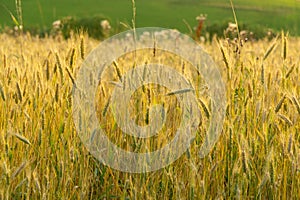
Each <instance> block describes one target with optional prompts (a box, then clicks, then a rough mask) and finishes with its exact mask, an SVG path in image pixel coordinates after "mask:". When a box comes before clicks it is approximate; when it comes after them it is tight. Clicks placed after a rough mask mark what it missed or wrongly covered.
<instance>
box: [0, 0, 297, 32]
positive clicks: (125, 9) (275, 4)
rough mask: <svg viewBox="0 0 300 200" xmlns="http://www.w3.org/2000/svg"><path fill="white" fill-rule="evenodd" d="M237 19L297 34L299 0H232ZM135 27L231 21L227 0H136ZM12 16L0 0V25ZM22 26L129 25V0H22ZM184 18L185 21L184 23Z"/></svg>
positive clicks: (6, 1)
mask: <svg viewBox="0 0 300 200" xmlns="http://www.w3.org/2000/svg"><path fill="white" fill-rule="evenodd" d="M233 3H234V5H235V8H236V14H237V17H238V21H239V22H240V23H244V24H247V25H252V26H255V25H258V26H262V27H267V28H272V29H274V30H281V29H283V30H286V31H287V30H288V31H289V32H290V33H291V34H297V35H299V34H300V26H299V25H300V12H299V11H300V0H233ZM136 8H137V16H136V26H137V27H146V26H158V27H165V28H176V29H178V30H180V31H182V32H188V28H187V25H186V23H185V22H187V24H189V25H190V26H191V27H192V28H193V27H194V26H196V25H197V21H196V19H195V18H196V16H198V15H199V14H201V13H203V14H207V15H208V17H207V21H206V24H208V25H212V24H222V23H223V24H224V23H227V22H229V21H231V22H233V21H234V19H233V14H232V10H231V7H230V1H229V0H136ZM8 10H9V11H10V12H12V13H13V14H14V15H15V16H16V6H15V1H14V0H0V26H2V27H4V26H13V21H12V19H11V17H10V14H9V12H8ZM22 11H23V24H24V27H25V28H26V27H39V28H41V29H43V28H47V27H48V28H49V27H51V25H52V22H53V21H55V20H57V19H61V18H63V17H66V16H76V17H93V16H95V15H102V16H105V17H107V18H108V19H109V20H110V22H111V24H112V27H117V26H118V25H119V24H120V22H124V23H127V24H131V19H132V3H131V0H24V1H22ZM184 21H185V22H184Z"/></svg>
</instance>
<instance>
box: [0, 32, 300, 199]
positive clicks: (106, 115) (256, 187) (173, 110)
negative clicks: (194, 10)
mask: <svg viewBox="0 0 300 200" xmlns="http://www.w3.org/2000/svg"><path fill="white" fill-rule="evenodd" d="M0 42H1V47H0V115H1V118H0V148H1V151H0V166H1V167H0V199H229V198H234V199H235V198H237V199H299V198H300V149H299V148H300V120H299V119H300V103H299V102H300V81H299V80H300V64H299V63H300V56H299V46H300V39H299V38H292V37H289V36H288V35H287V34H285V33H282V34H281V35H279V36H278V37H277V38H276V39H274V40H272V41H268V40H267V39H266V40H262V41H248V42H242V43H240V42H237V41H231V40H217V39H214V40H213V42H212V43H201V44H200V45H201V46H203V48H204V49H205V50H206V51H207V52H208V54H209V55H211V56H212V58H213V59H214V61H215V62H216V63H217V64H218V66H219V70H220V72H221V74H222V77H223V81H224V83H225V87H226V94H227V108H226V116H225V122H224V125H223V130H222V134H221V137H220V139H219V140H218V142H217V144H216V145H215V147H214V148H213V150H212V151H211V152H210V154H209V155H208V156H206V157H205V158H200V157H199V155H198V149H199V147H200V146H201V144H202V141H203V138H204V135H203V133H204V132H205V130H206V129H207V124H208V123H209V120H210V117H211V116H210V114H211V110H210V99H209V97H208V96H207V94H206V92H207V91H206V89H205V87H203V86H205V83H203V79H201V75H200V74H197V73H196V72H195V71H193V70H192V68H191V66H189V64H188V63H184V61H182V60H180V58H177V57H174V56H172V55H168V54H164V53H163V52H159V50H157V51H156V52H155V53H156V56H153V50H148V51H145V52H138V53H137V57H139V58H140V59H139V62H141V63H146V62H150V61H153V62H161V63H163V62H172V63H173V64H174V63H175V65H174V66H175V68H176V69H177V70H178V71H180V72H181V73H182V74H184V75H185V76H186V77H188V78H190V79H192V80H194V82H193V83H195V85H197V83H198V86H196V87H195V89H196V91H199V92H198V93H197V95H198V97H199V106H200V110H201V114H202V115H201V116H202V118H201V123H200V124H199V127H198V131H197V134H196V138H195V140H194V142H193V143H192V144H191V147H190V149H189V150H188V151H187V152H186V153H185V154H184V155H182V156H181V157H180V158H179V159H178V160H177V161H175V162H174V163H172V164H171V165H169V166H167V167H165V168H163V169H160V170H158V171H155V172H149V173H142V174H134V173H125V172H120V171H117V170H114V169H112V168H110V167H108V166H105V165H103V164H101V163H100V162H99V161H98V160H96V159H95V158H94V157H93V156H92V155H91V154H90V153H89V152H88V151H87V149H86V148H85V146H84V145H83V143H82V142H81V140H80V138H79V137H78V135H77V133H76V130H75V127H74V123H73V117H72V106H73V102H72V87H73V82H74V79H76V74H77V72H78V70H79V66H80V64H81V63H82V62H83V60H84V59H85V58H86V56H87V55H88V53H89V52H91V50H92V49H94V48H95V47H96V46H97V45H98V43H99V41H96V40H93V39H91V38H89V37H88V36H86V35H84V34H81V35H76V34H75V35H73V36H72V37H71V38H70V39H68V40H64V39H62V38H61V37H59V36H58V37H55V38H50V37H49V38H38V37H34V36H31V35H29V34H27V35H26V34H25V35H21V36H15V37H13V36H9V35H6V34H1V35H0ZM126 56H127V57H126ZM126 56H125V57H123V58H120V59H119V60H117V61H116V63H112V64H111V66H109V67H108V70H107V73H106V75H107V77H109V78H111V80H107V81H103V82H101V83H100V84H99V92H98V94H99V95H98V96H97V98H96V101H97V105H98V107H97V110H98V118H99V122H100V124H101V126H102V128H103V129H105V130H106V133H107V135H108V137H109V138H110V139H111V140H113V141H114V142H115V143H117V144H119V145H120V146H121V147H122V148H124V149H126V150H130V151H136V152H143V151H144V150H145V148H150V149H151V150H153V149H157V148H160V147H161V146H163V145H165V144H166V143H167V142H168V141H169V140H170V138H172V137H173V135H174V131H175V129H176V127H177V124H178V120H179V119H180V117H179V116H180V115H181V111H180V108H179V106H178V102H177V100H176V98H175V97H173V96H172V95H169V96H163V95H157V94H158V93H167V92H168V89H167V88H159V87H157V86H155V85H145V86H144V87H142V88H141V89H140V90H138V91H137V92H136V93H135V94H134V95H133V96H132V102H133V103H132V105H133V106H132V107H131V108H130V109H131V113H132V115H133V117H135V118H134V119H135V121H136V123H137V124H140V125H144V124H147V123H149V122H148V120H149V119H148V118H149V111H148V110H147V106H149V105H150V104H153V103H162V104H163V105H164V106H165V107H166V108H168V113H167V114H168V117H167V119H166V121H167V122H166V127H165V128H164V129H163V130H162V131H161V133H160V134H159V136H158V137H156V138H150V139H147V140H137V139H135V138H133V137H131V136H125V138H124V137H123V136H122V133H121V130H120V129H119V128H118V127H117V126H116V123H115V120H114V119H113V115H112V113H111V111H110V108H109V101H110V97H109V96H110V95H109V93H110V92H111V89H112V87H113V86H114V84H112V83H114V82H115V81H117V80H118V77H119V76H120V75H122V74H123V73H124V72H125V71H126V70H128V69H129V68H130V67H131V66H132V63H129V61H128V60H130V58H131V56H132V55H126ZM174 60H175V61H174ZM183 63H184V64H183ZM183 66H184V67H183Z"/></svg>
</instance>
